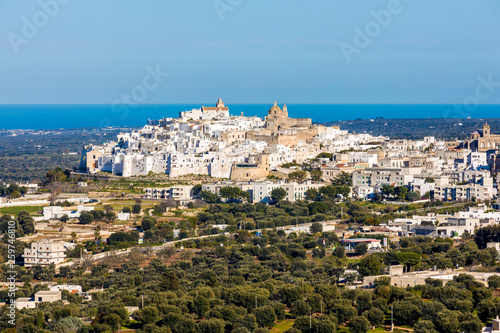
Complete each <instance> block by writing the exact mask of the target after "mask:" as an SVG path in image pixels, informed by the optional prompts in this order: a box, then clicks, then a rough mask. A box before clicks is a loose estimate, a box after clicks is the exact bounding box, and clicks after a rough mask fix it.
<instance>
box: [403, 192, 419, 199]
mask: <svg viewBox="0 0 500 333" xmlns="http://www.w3.org/2000/svg"><path fill="white" fill-rule="evenodd" d="M418 199H420V193H418V192H413V191H412V192H408V193H407V194H406V200H408V201H415V200H418Z"/></svg>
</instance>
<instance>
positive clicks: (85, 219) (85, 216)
mask: <svg viewBox="0 0 500 333" xmlns="http://www.w3.org/2000/svg"><path fill="white" fill-rule="evenodd" d="M78 221H80V223H81V224H90V223H92V222H93V221H94V215H92V214H91V213H89V212H86V211H83V212H82V213H81V214H80V217H79V218H78Z"/></svg>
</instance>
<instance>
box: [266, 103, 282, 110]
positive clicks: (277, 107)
mask: <svg viewBox="0 0 500 333" xmlns="http://www.w3.org/2000/svg"><path fill="white" fill-rule="evenodd" d="M269 111H281V108H280V107H279V106H278V103H276V102H274V105H273V106H271V108H270V109H269Z"/></svg>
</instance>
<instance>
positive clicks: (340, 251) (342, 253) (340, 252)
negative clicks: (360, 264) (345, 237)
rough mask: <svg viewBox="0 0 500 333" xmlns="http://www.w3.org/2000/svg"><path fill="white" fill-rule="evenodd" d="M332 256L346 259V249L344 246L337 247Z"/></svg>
mask: <svg viewBox="0 0 500 333" xmlns="http://www.w3.org/2000/svg"><path fill="white" fill-rule="evenodd" d="M332 255H333V256H336V257H337V258H341V259H342V258H344V257H345V249H344V247H343V246H342V245H340V244H339V245H337V246H336V247H335V250H333V252H332Z"/></svg>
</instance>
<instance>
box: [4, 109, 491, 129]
mask: <svg viewBox="0 0 500 333" xmlns="http://www.w3.org/2000/svg"><path fill="white" fill-rule="evenodd" d="M205 106H211V105H208V103H207V104H206V105H205ZM227 106H228V107H229V111H230V113H231V114H233V115H240V114H241V112H243V114H244V115H246V116H260V117H264V116H265V115H267V110H269V108H270V107H271V106H272V104H232V105H231V104H229V105H227ZM199 107H200V105H199V104H196V105H194V104H159V105H154V104H147V105H137V106H136V107H130V106H126V105H119V106H111V105H82V104H77V105H61V104H57V105H47V104H44V105H0V129H60V128H82V127H110V126H111V127H115V126H118V127H123V126H127V127H136V126H143V125H145V124H146V122H147V120H148V119H160V118H163V117H177V116H178V114H179V112H180V111H185V110H191V109H193V108H199ZM288 114H289V116H290V117H294V118H312V119H313V121H314V122H328V121H336V120H351V119H358V118H361V119H373V118H376V117H382V118H386V119H393V118H467V117H471V118H496V117H499V116H500V105H478V106H474V105H455V106H454V105H447V104H388V105H384V104H288Z"/></svg>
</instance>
